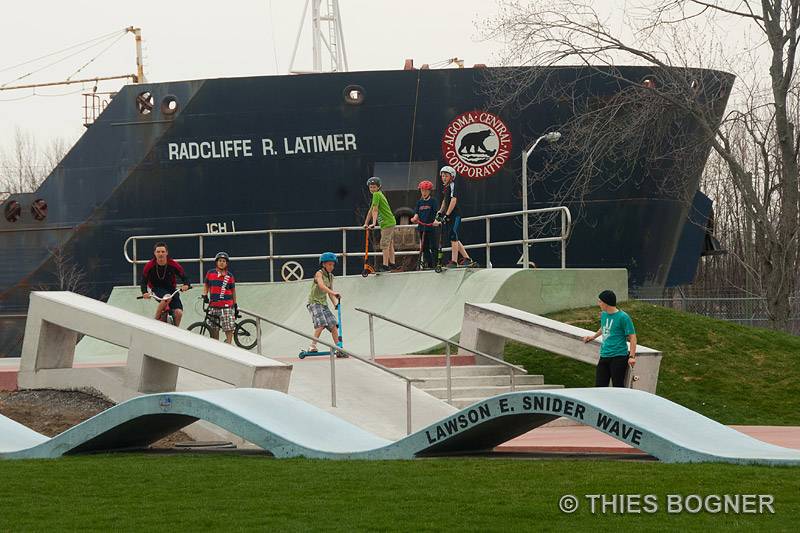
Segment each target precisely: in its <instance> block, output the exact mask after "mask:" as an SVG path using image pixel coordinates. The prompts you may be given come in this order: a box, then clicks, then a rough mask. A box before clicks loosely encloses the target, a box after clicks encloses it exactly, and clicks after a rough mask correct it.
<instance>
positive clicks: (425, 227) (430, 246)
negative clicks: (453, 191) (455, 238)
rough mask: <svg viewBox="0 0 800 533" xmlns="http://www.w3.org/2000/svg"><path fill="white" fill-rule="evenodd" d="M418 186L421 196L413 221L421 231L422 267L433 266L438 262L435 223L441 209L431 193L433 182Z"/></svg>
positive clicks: (422, 182)
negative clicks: (435, 246)
mask: <svg viewBox="0 0 800 533" xmlns="http://www.w3.org/2000/svg"><path fill="white" fill-rule="evenodd" d="M417 188H418V189H419V193H420V196H421V198H420V199H419V200H417V207H416V209H415V210H414V216H413V217H412V218H411V222H412V223H416V224H417V231H418V232H419V253H420V265H421V266H422V268H433V266H434V264H435V263H436V259H435V257H436V256H435V251H434V242H433V241H434V240H435V238H434V235H435V230H436V228H434V226H433V223H434V221H435V220H436V212H437V211H438V210H439V201H438V200H437V199H436V198H434V197H433V196H432V195H431V191H433V183H431V182H430V181H428V180H424V181H421V182H419V185H418V186H417Z"/></svg>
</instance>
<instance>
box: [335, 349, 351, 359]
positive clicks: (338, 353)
mask: <svg viewBox="0 0 800 533" xmlns="http://www.w3.org/2000/svg"><path fill="white" fill-rule="evenodd" d="M336 357H338V358H339V359H344V358H346V357H350V356H349V355H347V354H346V353H344V352H340V351H338V350H337V351H336Z"/></svg>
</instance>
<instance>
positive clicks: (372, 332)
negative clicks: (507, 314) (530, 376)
mask: <svg viewBox="0 0 800 533" xmlns="http://www.w3.org/2000/svg"><path fill="white" fill-rule="evenodd" d="M356 311H359V312H361V313H364V314H365V315H367V316H368V317H369V355H370V359H372V360H373V361H374V360H375V330H374V327H373V317H375V318H379V319H381V320H385V321H386V322H389V323H390V324H394V325H396V326H400V327H402V328H406V329H409V330H411V331H415V332H417V333H419V334H421V335H427V336H428V337H431V338H432V339H436V340H438V341H441V342H443V343H444V346H445V359H444V360H445V375H446V381H447V403H452V402H453V382H452V376H451V364H450V346H451V345H452V346H455V347H456V348H458V349H459V350H461V351H466V352H469V353H471V354H474V355H478V356H480V357H485V358H486V359H489V360H490V361H493V362H495V363H498V364H500V365H503V366H505V367H507V368H508V381H509V386H510V387H511V392H514V391H515V390H516V383H515V382H514V375H515V374H516V373H517V372H519V373H520V374H527V373H528V371H527V370H525V369H524V368H522V367H520V366H517V365H513V364H511V363H509V362H508V361H503V360H502V359H498V358H497V357H494V356H492V355H489V354H487V353H483V352H480V351H478V350H475V349H472V348H467V347H466V346H462V345H461V344H459V343H457V342H454V341H451V340H450V339H445V338H444V337H440V336H438V335H434V334H433V333H431V332H429V331H425V330H422V329H419V328H416V327H414V326H411V325H409V324H405V323H403V322H400V321H399V320H395V319H394V318H389V317H387V316H384V315H381V314H380V313H375V312H373V311H369V310H367V309H361V308H360V307H356Z"/></svg>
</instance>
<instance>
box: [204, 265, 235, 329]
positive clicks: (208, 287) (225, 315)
mask: <svg viewBox="0 0 800 533" xmlns="http://www.w3.org/2000/svg"><path fill="white" fill-rule="evenodd" d="M229 261H230V258H229V257H228V254H226V253H225V252H219V253H218V254H217V255H216V256H214V264H215V265H216V267H215V268H212V269H211V270H209V271H208V272H207V273H206V279H205V283H204V284H203V301H204V302H205V303H207V304H208V305H209V307H210V308H211V310H210V313H211V315H212V316H216V317H217V318H219V324H220V327H221V328H222V330H223V331H224V332H225V342H227V343H228V344H230V343H231V342H233V330H234V329H235V328H236V324H235V318H236V315H237V314H238V312H239V308H238V306H237V305H236V286H235V280H234V277H233V274H232V273H231V272H230V270H228V264H229ZM209 333H211V337H212V338H214V339H219V330H218V329H212V330H211V331H210V332H209Z"/></svg>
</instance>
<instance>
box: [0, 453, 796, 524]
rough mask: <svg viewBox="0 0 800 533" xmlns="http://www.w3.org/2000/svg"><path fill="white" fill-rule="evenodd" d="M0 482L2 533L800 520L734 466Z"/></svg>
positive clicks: (310, 466) (102, 473)
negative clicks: (626, 509)
mask: <svg viewBox="0 0 800 533" xmlns="http://www.w3.org/2000/svg"><path fill="white" fill-rule="evenodd" d="M0 479H2V480H3V506H2V510H0V530H2V531H31V530H53V529H56V530H73V529H74V530H78V529H80V530H83V531H89V530H99V531H112V530H113V531H117V530H139V531H152V530H163V531H201V530H202V531H205V530H210V529H213V530H243V529H260V530H266V529H270V530H281V531H285V530H294V531H309V530H321V529H323V530H340V531H353V530H358V531H362V530H373V531H385V530H403V531H418V530H423V531H426V530H431V531H432V530H436V531H571V530H576V531H584V530H588V529H589V528H591V529H592V530H595V531H605V530H608V531H610V530H615V531H616V530H621V529H622V528H626V529H628V530H634V531H647V530H650V531H663V530H664V529H665V528H669V529H670V530H686V531H703V530H709V529H715V530H716V529H731V528H745V527H746V528H748V529H750V530H759V531H762V530H769V531H796V526H797V519H798V518H799V517H800V476H798V471H797V469H793V468H769V467H755V466H736V465H710V464H702V465H668V464H661V463H657V462H610V461H588V460H584V461H566V460H552V461H551V460H547V461H541V460H508V459H502V460H499V459H485V458H482V459H424V460H416V461H384V462H360V461H353V462H337V461H314V460H302V459H292V460H273V459H269V458H266V457H253V456H249V457H248V456H216V455H215V456H210V455H194V456H191V455H187V456H183V455H182V456H164V455H108V456H106V455H101V456H94V457H86V456H84V457H69V458H62V459H58V460H40V461H6V462H0ZM566 494H572V495H576V496H578V498H579V503H580V507H579V509H578V511H577V512H575V513H574V514H564V513H562V512H560V511H559V509H558V501H559V498H560V497H561V496H563V495H566ZM587 494H609V495H611V494H641V495H645V494H654V495H656V497H657V499H658V502H659V505H660V509H659V511H658V512H657V513H655V514H645V513H642V514H636V515H633V514H612V513H610V512H609V513H608V514H600V513H599V512H598V514H596V515H592V514H591V513H590V512H589V508H588V506H589V503H588V500H587V499H586V498H585V495H587ZM667 494H681V495H683V496H687V495H690V494H699V495H702V496H707V495H712V494H717V495H724V494H770V495H773V496H774V510H775V514H749V515H735V514H722V513H720V514H712V513H699V514H689V513H683V514H667V512H666V495H667ZM630 528H634V529H630Z"/></svg>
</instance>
